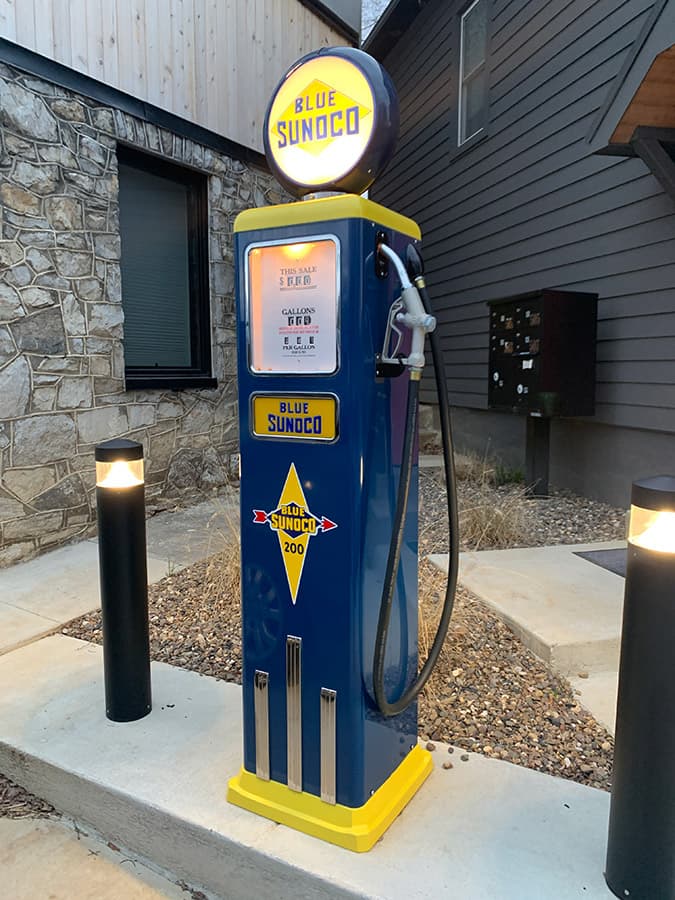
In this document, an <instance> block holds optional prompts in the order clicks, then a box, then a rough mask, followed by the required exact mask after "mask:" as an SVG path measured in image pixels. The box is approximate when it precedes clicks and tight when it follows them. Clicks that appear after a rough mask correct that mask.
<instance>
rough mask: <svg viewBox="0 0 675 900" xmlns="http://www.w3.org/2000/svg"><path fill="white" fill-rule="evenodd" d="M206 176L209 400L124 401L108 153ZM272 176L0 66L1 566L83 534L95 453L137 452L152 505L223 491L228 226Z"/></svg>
mask: <svg viewBox="0 0 675 900" xmlns="http://www.w3.org/2000/svg"><path fill="white" fill-rule="evenodd" d="M118 140H119V141H122V142H124V143H125V144H129V145H132V146H134V147H137V148H139V149H141V150H147V151H149V152H151V153H155V154H159V155H161V156H162V157H164V158H166V159H170V160H173V161H175V162H178V163H185V164H187V165H189V166H192V167H193V168H196V169H199V170H201V171H202V172H204V173H206V174H208V175H209V244H210V282H211V319H212V364H213V374H214V375H215V376H216V377H217V379H218V388H217V389H215V390H209V391H206V390H186V391H180V392H173V391H165V390H144V391H140V390H138V391H125V389H124V351H123V334H124V315H123V310H122V303H121V300H122V298H121V284H120V237H119V211H118V181H117V156H116V145H117V141H118ZM275 185H276V183H275V182H273V180H272V178H271V177H270V176H269V175H266V174H265V173H263V172H260V171H257V170H254V169H251V168H248V167H247V166H246V165H244V164H243V163H241V162H239V161H237V160H235V159H231V158H229V157H226V156H224V155H221V154H218V153H217V152H214V151H213V150H211V149H209V148H206V147H204V146H201V145H199V144H196V143H194V142H192V141H189V140H187V139H185V138H182V137H178V136H176V135H174V134H172V133H170V132H168V131H166V130H163V129H161V128H158V127H156V126H154V125H151V124H148V123H147V122H142V121H140V120H138V119H135V118H133V117H131V116H129V115H125V114H123V113H122V112H120V111H119V110H116V109H112V108H109V107H105V106H101V105H100V104H99V103H97V102H95V101H92V100H88V99H86V98H84V97H81V96H79V95H76V94H74V93H72V92H70V91H68V90H64V89H62V88H60V87H57V86H55V85H53V84H50V83H48V82H45V81H42V80H40V79H37V78H34V77H32V76H29V75H26V74H25V73H22V72H20V71H17V70H14V69H11V68H8V67H7V66H4V65H0V529H1V530H0V565H7V564H9V563H11V562H14V561H16V560H18V559H21V558H24V557H27V556H30V555H33V554H34V553H36V552H38V551H40V550H41V549H43V548H45V547H49V546H53V545H56V544H58V543H62V542H64V541H67V540H70V539H73V538H75V537H77V536H79V535H82V534H84V533H86V532H88V531H90V530H91V527H92V523H93V521H94V519H95V490H94V487H95V476H94V446H95V444H97V443H98V442H100V441H103V440H107V439H109V438H112V437H121V436H124V437H128V438H132V439H134V440H138V441H141V442H142V443H143V445H144V448H145V454H146V488H147V494H148V498H149V502H150V503H152V502H153V499H154V498H162V497H169V496H172V495H176V494H179V495H183V496H190V497H194V496H195V495H197V494H198V493H199V492H204V491H209V492H210V491H212V490H214V489H217V488H219V487H220V486H222V485H223V484H224V483H225V482H226V481H227V480H228V478H229V476H230V468H231V462H232V459H231V457H232V454H233V453H235V452H236V449H237V413H236V383H235V374H236V373H235V345H234V329H235V318H234V296H233V291H234V269H233V242H232V226H233V221H234V218H235V216H236V215H237V213H238V212H239V211H240V210H242V209H245V208H247V207H249V206H252V205H256V206H258V205H263V204H264V203H265V202H280V200H281V199H282V198H281V196H280V193H279V189H278V188H277V187H276V186H275Z"/></svg>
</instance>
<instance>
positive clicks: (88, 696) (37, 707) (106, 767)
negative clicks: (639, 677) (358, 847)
mask: <svg viewBox="0 0 675 900" xmlns="http://www.w3.org/2000/svg"><path fill="white" fill-rule="evenodd" d="M589 565H590V564H589ZM101 679H102V664H101V650H100V648H99V647H97V646H94V645H91V644H86V643H84V642H82V641H78V640H75V639H72V638H67V637H63V636H60V635H57V636H54V637H50V638H46V639H44V640H43V641H40V642H39V643H37V644H31V645H29V646H27V647H25V648H23V649H21V650H17V651H15V652H14V653H12V654H11V656H4V657H2V658H0V771H4V772H6V773H7V774H8V775H9V776H10V777H11V778H14V779H15V780H16V781H18V782H19V783H20V784H23V785H25V786H26V787H28V788H30V789H32V790H33V791H35V792H36V793H37V794H38V795H40V796H43V797H45V798H46V799H48V800H50V801H51V802H52V803H54V804H55V805H56V806H57V808H60V809H62V810H64V811H66V812H67V813H69V814H70V815H73V816H74V817H75V818H76V819H78V820H80V821H84V822H88V823H91V824H92V825H93V826H94V827H95V828H96V829H97V831H99V832H100V833H102V834H104V835H106V836H109V837H110V838H111V839H112V840H113V841H114V842H115V843H119V844H123V845H125V846H127V847H130V848H132V849H133V850H134V851H135V852H137V853H140V854H141V855H142V856H144V857H146V858H148V859H152V860H153V862H154V863H156V864H157V865H159V866H162V867H164V868H167V869H170V870H171V871H172V872H173V873H175V874H176V875H177V876H178V877H179V878H182V879H184V880H186V881H188V882H201V883H202V884H204V885H206V887H207V888H209V889H210V890H212V891H214V892H215V893H217V894H220V895H222V896H226V897H227V898H228V900H229V898H232V900H236V898H247V900H248V898H251V897H256V898H260V900H279V898H284V897H293V898H297V897H302V898H303V900H324V898H325V897H326V896H329V897H331V898H354V897H369V898H371V897H372V898H376V897H377V898H385V897H386V898H390V900H399V898H400V900H404V898H405V900H422V898H424V900H427V898H428V897H430V896H438V897H461V898H462V900H496V898H499V900H541V898H543V897H551V898H553V897H555V898H556V900H572V898H578V897H582V896H583V897H585V898H588V900H596V898H611V896H612V895H611V894H610V893H609V891H608V889H607V888H606V887H605V883H604V879H603V876H602V871H603V865H604V857H605V844H606V833H607V817H608V810H609V795H608V794H606V793H604V792H602V791H598V790H594V789H592V788H587V787H584V786H582V785H578V784H575V783H573V782H569V781H564V780H562V779H558V778H553V777H550V776H547V775H543V774H541V773H538V772H533V771H530V770H528V769H524V768H520V767H518V766H514V765H511V764H509V763H505V762H501V761H496V760H489V759H486V758H484V757H481V756H477V755H470V758H469V762H461V761H460V760H459V755H458V754H454V755H453V757H452V760H453V762H454V768H453V769H451V770H447V771H446V770H443V769H442V768H441V767H440V762H441V761H443V760H447V759H449V758H450V757H449V756H448V755H447V752H445V750H444V749H443V748H439V750H437V752H436V753H435V754H434V756H435V757H436V762H437V767H436V768H435V770H434V772H433V773H432V775H431V776H430V778H429V780H428V781H427V782H426V783H425V785H424V786H423V787H422V789H421V790H420V792H419V793H418V794H417V796H416V797H415V798H414V799H413V800H412V801H411V803H410V804H409V806H408V807H407V808H406V810H404V812H403V813H402V815H401V816H400V817H399V818H398V819H397V821H396V822H395V823H394V824H393V825H392V827H391V828H390V830H389V831H388V832H387V834H385V836H384V838H383V839H382V840H381V841H380V842H379V843H378V844H377V845H376V846H375V848H374V849H373V850H372V851H371V852H370V853H368V854H362V855H361V854H354V853H350V852H349V851H347V850H342V849H340V848H337V847H333V846H331V845H329V844H324V843H322V842H320V841H317V840H315V839H313V838H310V837H308V836H306V835H303V834H299V833H296V832H293V831H291V830H289V829H287V828H285V827H283V826H279V825H275V824H274V823H272V822H269V821H267V820H265V819H261V818H259V817H257V816H255V815H253V814H251V813H248V812H246V811H245V810H241V809H238V808H237V807H233V806H230V805H228V804H227V803H226V802H225V800H224V797H225V790H226V782H227V778H228V777H229V776H230V775H232V774H234V773H235V772H236V771H237V770H238V768H239V765H240V758H241V718H240V703H241V690H240V688H239V687H237V686H236V685H231V684H226V683H224V682H220V681H216V680H215V679H212V678H207V677H200V676H199V675H196V674H194V673H191V672H186V671H183V670H181V669H176V668H173V667H171V666H167V665H164V664H156V663H155V664H153V694H154V711H153V713H152V714H151V715H150V716H148V717H146V718H145V719H142V720H141V721H139V722H134V723H130V724H126V725H120V724H115V723H111V722H108V721H107V720H106V719H105V718H104V711H103V688H102V683H101Z"/></svg>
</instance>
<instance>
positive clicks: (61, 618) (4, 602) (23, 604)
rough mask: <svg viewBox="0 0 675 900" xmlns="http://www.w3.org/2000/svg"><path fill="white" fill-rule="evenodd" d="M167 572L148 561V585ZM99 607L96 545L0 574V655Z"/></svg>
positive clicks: (81, 545)
mask: <svg viewBox="0 0 675 900" xmlns="http://www.w3.org/2000/svg"><path fill="white" fill-rule="evenodd" d="M167 571H168V569H167V564H166V562H165V561H163V560H161V559H155V558H152V557H150V558H148V581H149V583H151V584H152V583H153V582H155V581H159V580H160V579H161V578H164V576H165V575H166V574H167ZM100 605H101V600H100V595H99V572H98V546H97V545H96V543H92V542H91V541H81V542H79V543H77V544H69V545H67V546H65V547H60V548H59V549H58V550H52V551H51V552H50V553H45V554H44V555H43V556H39V557H37V559H31V560H28V561H27V562H23V563H17V564H16V565H14V566H10V567H8V568H6V569H0V654H1V653H7V652H8V651H9V650H12V649H14V648H15V647H17V646H21V645H22V644H25V643H26V642H27V641H31V640H36V639H37V638H39V637H42V636H43V635H45V634H49V633H51V632H53V631H55V630H57V629H58V628H59V626H61V625H63V624H64V623H65V622H69V621H70V620H71V619H74V618H75V617H76V616H81V615H83V614H84V613H87V612H89V611H90V610H92V609H95V608H97V607H100Z"/></svg>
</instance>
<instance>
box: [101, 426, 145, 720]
mask: <svg viewBox="0 0 675 900" xmlns="http://www.w3.org/2000/svg"><path fill="white" fill-rule="evenodd" d="M96 506H97V511H98V557H99V571H100V577H101V611H102V619H103V626H102V628H103V668H104V680H105V711H106V716H107V717H108V718H109V719H111V720H112V721H113V722H132V721H134V720H135V719H141V718H143V716H146V715H147V714H148V713H149V712H150V710H151V708H152V699H151V691H150V639H149V632H148V573H147V561H146V545H145V486H144V480H143V446H142V445H141V444H138V443H136V441H127V440H124V439H119V440H113V441H106V442H105V443H104V444H99V445H98V446H97V447H96Z"/></svg>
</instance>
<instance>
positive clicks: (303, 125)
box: [276, 106, 361, 150]
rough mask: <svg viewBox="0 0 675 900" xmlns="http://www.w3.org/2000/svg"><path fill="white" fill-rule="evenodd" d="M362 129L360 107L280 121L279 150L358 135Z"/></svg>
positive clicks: (278, 130) (278, 132)
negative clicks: (345, 135)
mask: <svg viewBox="0 0 675 900" xmlns="http://www.w3.org/2000/svg"><path fill="white" fill-rule="evenodd" d="M360 127H361V122H360V117H359V108H358V106H350V107H348V108H347V109H345V110H340V109H336V110H334V111H333V112H331V113H323V114H321V115H313V116H303V117H302V118H296V119H280V120H279V121H278V122H277V126H276V129H277V135H278V137H279V139H278V141H277V148H278V149H279V150H283V148H284V147H287V146H290V147H294V146H296V145H297V144H307V143H310V142H312V141H325V140H332V139H333V138H338V137H341V136H342V135H344V134H349V135H351V134H358V133H359V130H360Z"/></svg>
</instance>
